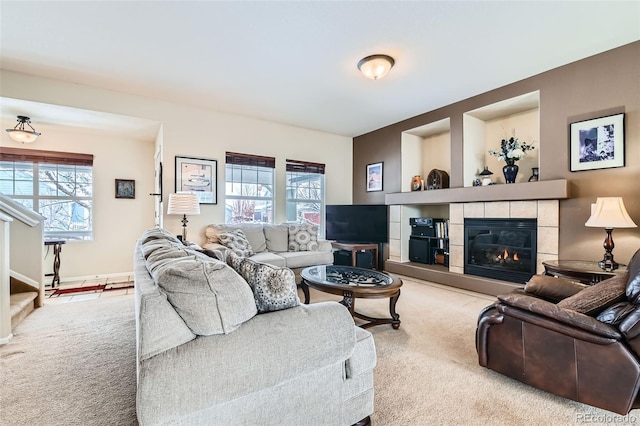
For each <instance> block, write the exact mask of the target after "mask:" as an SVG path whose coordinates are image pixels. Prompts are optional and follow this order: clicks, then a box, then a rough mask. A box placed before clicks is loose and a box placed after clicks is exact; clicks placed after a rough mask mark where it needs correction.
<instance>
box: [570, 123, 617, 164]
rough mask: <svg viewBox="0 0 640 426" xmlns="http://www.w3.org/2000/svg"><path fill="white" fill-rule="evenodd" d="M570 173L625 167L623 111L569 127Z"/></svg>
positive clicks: (572, 124)
mask: <svg viewBox="0 0 640 426" xmlns="http://www.w3.org/2000/svg"><path fill="white" fill-rule="evenodd" d="M569 133H570V136H569V139H570V142H569V149H570V165H571V171H572V172H578V171H582V170H595V169H609V168H612V167H624V113H622V114H616V115H610V116H607V117H600V118H594V119H592V120H585V121H578V122H576V123H571V126H570V132H569Z"/></svg>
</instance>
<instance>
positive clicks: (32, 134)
mask: <svg viewBox="0 0 640 426" xmlns="http://www.w3.org/2000/svg"><path fill="white" fill-rule="evenodd" d="M25 124H26V125H27V126H29V127H30V128H31V130H25V129H24V125H25ZM7 133H9V136H11V139H13V140H14V141H16V142H22V143H31V142H33V141H35V140H36V138H37V137H38V136H40V135H41V134H42V133H38V132H36V129H34V128H33V126H31V119H30V118H29V117H25V116H24V115H19V116H18V124H16V127H14V128H13V129H7Z"/></svg>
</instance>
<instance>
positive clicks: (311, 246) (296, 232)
mask: <svg viewBox="0 0 640 426" xmlns="http://www.w3.org/2000/svg"><path fill="white" fill-rule="evenodd" d="M288 247H289V251H313V250H318V226H317V225H298V224H295V225H289V246H288Z"/></svg>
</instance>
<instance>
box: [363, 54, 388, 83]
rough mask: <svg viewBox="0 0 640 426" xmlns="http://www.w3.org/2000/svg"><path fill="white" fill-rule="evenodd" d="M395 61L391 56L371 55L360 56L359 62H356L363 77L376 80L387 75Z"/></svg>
mask: <svg viewBox="0 0 640 426" xmlns="http://www.w3.org/2000/svg"><path fill="white" fill-rule="evenodd" d="M395 63H396V62H395V61H394V59H393V58H392V57H391V56H387V55H371V56H367V57H366V58H362V59H361V60H360V62H358V69H359V70H360V71H361V72H362V74H364V75H365V77H367V78H370V79H372V80H377V79H379V78H381V77H384V76H385V75H387V73H388V72H389V70H390V69H391V67H393V65H394V64H395Z"/></svg>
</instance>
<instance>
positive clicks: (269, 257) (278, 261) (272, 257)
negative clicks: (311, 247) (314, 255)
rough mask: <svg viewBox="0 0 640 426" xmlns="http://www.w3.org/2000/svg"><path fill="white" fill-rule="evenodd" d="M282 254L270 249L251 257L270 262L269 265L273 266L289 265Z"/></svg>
mask: <svg viewBox="0 0 640 426" xmlns="http://www.w3.org/2000/svg"><path fill="white" fill-rule="evenodd" d="M285 253H286V252H285ZM305 253H307V252H305ZM309 253H311V252H309ZM280 254H281V253H278V254H276V253H271V252H268V251H263V252H262V253H256V254H254V255H253V256H251V257H250V259H251V260H255V261H256V262H260V263H268V264H269V265H273V266H280V267H284V266H287V262H286V260H285V259H284V257H282V256H280Z"/></svg>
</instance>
